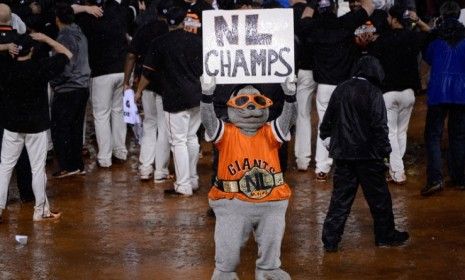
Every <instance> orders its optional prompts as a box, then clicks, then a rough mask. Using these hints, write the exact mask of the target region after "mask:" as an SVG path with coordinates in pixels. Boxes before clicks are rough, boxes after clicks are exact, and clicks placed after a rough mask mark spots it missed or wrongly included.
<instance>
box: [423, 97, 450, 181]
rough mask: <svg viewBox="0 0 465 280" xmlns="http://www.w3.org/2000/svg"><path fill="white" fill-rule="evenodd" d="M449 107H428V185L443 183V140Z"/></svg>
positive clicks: (426, 128)
mask: <svg viewBox="0 0 465 280" xmlns="http://www.w3.org/2000/svg"><path fill="white" fill-rule="evenodd" d="M447 112H448V109H447V106H446V105H437V106H428V112H427V114H426V124H425V144H426V154H427V168H426V175H427V185H433V184H437V183H439V182H442V171H441V170H442V159H441V138H442V132H443V130H444V120H445V119H446V116H447Z"/></svg>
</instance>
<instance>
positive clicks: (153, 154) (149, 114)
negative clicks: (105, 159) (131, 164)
mask: <svg viewBox="0 0 465 280" xmlns="http://www.w3.org/2000/svg"><path fill="white" fill-rule="evenodd" d="M167 2H169V1H167ZM167 2H160V4H159V5H158V6H157V10H158V11H159V12H158V15H159V16H163V19H161V18H157V19H154V20H153V21H151V22H150V23H147V24H145V25H144V26H142V27H140V28H139V29H138V30H137V32H136V34H135V35H134V38H133V39H132V41H131V44H130V46H129V51H128V54H127V56H126V63H125V65H124V90H127V89H129V88H131V85H130V84H129V83H130V79H131V74H132V72H133V71H134V82H133V84H135V85H137V83H138V81H139V79H140V76H141V75H142V63H143V62H144V58H145V54H146V53H147V51H148V50H150V49H152V48H153V46H151V44H147V42H151V41H153V40H155V39H156V38H157V37H159V36H162V35H165V34H166V33H168V24H167V23H166V18H164V14H163V11H167V9H166V8H168V7H169V6H168V7H167V6H166V3H167ZM170 5H173V4H172V3H171V4H170ZM155 43H156V42H155ZM160 78H161V77H160V75H158V77H155V80H154V81H151V82H150V84H149V85H148V86H147V88H146V90H144V92H143V95H142V107H143V110H144V123H143V126H142V127H143V129H144V133H143V136H142V140H141V144H140V155H139V162H140V165H139V177H140V179H141V180H149V179H151V178H154V180H155V182H157V183H161V182H163V181H165V180H166V179H168V178H169V170H168V163H169V160H170V152H169V150H170V145H169V142H168V133H167V131H166V125H165V117H164V113H163V104H162V98H161V95H162V89H161V87H160V84H161V83H160V81H159V79H160ZM154 162H155V170H154V168H153V163H154Z"/></svg>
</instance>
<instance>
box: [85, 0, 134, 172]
mask: <svg viewBox="0 0 465 280" xmlns="http://www.w3.org/2000/svg"><path fill="white" fill-rule="evenodd" d="M123 3H125V2H124V1H123V2H122V4H119V3H118V2H117V1H115V0H105V1H104V4H103V6H102V9H103V11H104V12H103V16H102V17H99V18H96V17H94V16H93V15H90V14H86V13H81V14H80V15H79V17H77V19H76V23H77V24H78V25H79V26H80V27H81V29H82V31H83V32H84V35H85V36H86V37H87V42H88V51H89V64H90V69H91V78H92V79H91V101H92V109H93V110H92V112H93V115H94V124H95V134H96V136H97V145H98V155H97V161H98V165H99V166H100V167H104V168H108V167H110V166H111V165H112V161H115V162H121V161H125V160H126V159H127V153H128V150H127V148H126V123H124V118H123V95H122V94H121V93H122V91H123V79H124V61H125V58H126V53H127V48H128V37H127V21H126V16H127V12H128V9H129V7H128V6H127V4H123ZM112 157H113V158H112Z"/></svg>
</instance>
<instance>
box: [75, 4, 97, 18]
mask: <svg viewBox="0 0 465 280" xmlns="http://www.w3.org/2000/svg"><path fill="white" fill-rule="evenodd" d="M71 8H73V11H74V13H75V14H80V13H87V14H89V15H93V16H94V17H96V18H98V17H101V16H103V9H102V8H101V7H99V6H86V5H78V4H73V5H71Z"/></svg>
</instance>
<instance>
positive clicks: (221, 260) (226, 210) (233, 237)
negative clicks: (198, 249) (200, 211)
mask: <svg viewBox="0 0 465 280" xmlns="http://www.w3.org/2000/svg"><path fill="white" fill-rule="evenodd" d="M209 204H210V207H211V208H212V209H213V211H214V212H215V216H216V223H215V271H214V272H213V276H212V280H224V279H227V280H229V279H237V275H236V273H235V271H236V268H237V266H238V265H239V263H240V256H241V248H242V247H243V246H244V245H245V242H247V239H248V238H249V235H250V232H251V231H252V229H253V226H252V222H251V220H250V216H252V214H253V203H248V202H244V201H240V200H237V199H233V200H228V199H220V200H210V201H209Z"/></svg>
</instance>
